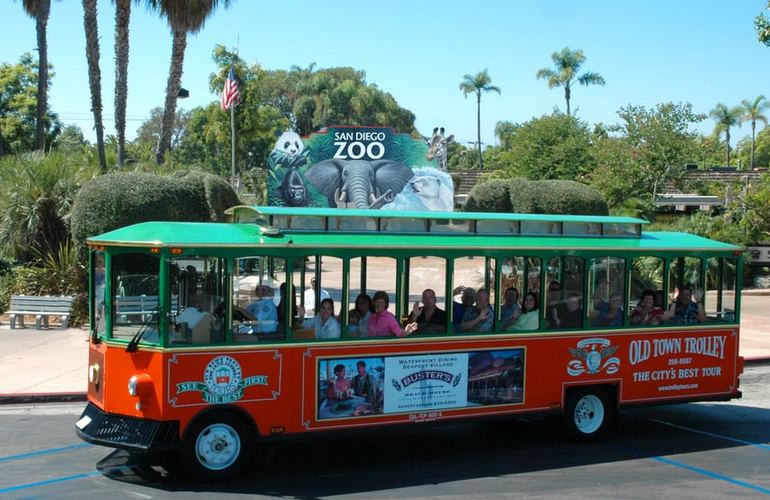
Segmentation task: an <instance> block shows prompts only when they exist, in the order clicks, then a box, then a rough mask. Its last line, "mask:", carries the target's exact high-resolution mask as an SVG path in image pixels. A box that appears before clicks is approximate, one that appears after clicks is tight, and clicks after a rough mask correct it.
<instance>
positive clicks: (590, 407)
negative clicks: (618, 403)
mask: <svg viewBox="0 0 770 500" xmlns="http://www.w3.org/2000/svg"><path fill="white" fill-rule="evenodd" d="M613 415H614V411H613V409H612V407H611V406H610V399H609V396H607V392H606V391H605V390H604V389H603V388H601V387H581V388H578V389H575V390H572V391H570V392H569V393H568V394H567V407H566V409H565V412H564V418H565V422H566V424H567V430H568V431H569V433H570V434H571V435H572V437H574V438H575V439H577V440H579V441H591V440H594V439H596V438H598V437H599V436H600V435H601V434H603V433H604V432H605V431H606V430H607V427H608V425H609V422H610V420H612V417H613Z"/></svg>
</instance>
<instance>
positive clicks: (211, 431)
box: [195, 424, 241, 470]
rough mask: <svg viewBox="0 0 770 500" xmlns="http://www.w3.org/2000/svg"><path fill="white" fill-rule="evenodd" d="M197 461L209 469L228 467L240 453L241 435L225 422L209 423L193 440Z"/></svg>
mask: <svg viewBox="0 0 770 500" xmlns="http://www.w3.org/2000/svg"><path fill="white" fill-rule="evenodd" d="M195 454H196V456H197V457H198V462H200V464H201V465H202V466H204V467H205V468H207V469H210V470H222V469H226V468H228V467H230V466H231V465H233V464H234V463H235V461H236V460H237V459H238V456H239V455H240V454H241V437H240V436H239V435H238V433H237V432H236V430H235V429H233V428H232V427H230V426H229V425H227V424H211V425H209V426H208V427H206V428H205V429H203V431H202V432H201V433H200V434H198V439H196V440H195Z"/></svg>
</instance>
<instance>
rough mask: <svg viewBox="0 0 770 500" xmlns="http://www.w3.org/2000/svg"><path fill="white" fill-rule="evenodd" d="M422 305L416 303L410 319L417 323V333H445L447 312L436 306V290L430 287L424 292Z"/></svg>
mask: <svg viewBox="0 0 770 500" xmlns="http://www.w3.org/2000/svg"><path fill="white" fill-rule="evenodd" d="M422 304H423V305H422V307H420V303H419V302H415V303H414V307H412V312H411V314H409V321H410V322H414V323H417V330H416V333H445V332H446V313H445V312H444V311H443V310H442V309H439V308H438V307H437V306H436V292H435V291H433V290H431V289H430V288H427V289H425V290H424V291H423V292H422Z"/></svg>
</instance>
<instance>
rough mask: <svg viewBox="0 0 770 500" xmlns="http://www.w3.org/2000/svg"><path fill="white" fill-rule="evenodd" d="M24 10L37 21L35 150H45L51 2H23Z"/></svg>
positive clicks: (49, 0)
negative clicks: (48, 35)
mask: <svg viewBox="0 0 770 500" xmlns="http://www.w3.org/2000/svg"><path fill="white" fill-rule="evenodd" d="M22 3H23V4H24V10H25V11H26V12H27V14H29V16H30V17H32V18H34V19H35V24H36V29H37V56H38V60H37V68H38V70H37V71H38V76H37V110H36V113H35V116H36V118H35V149H37V150H41V151H42V150H43V149H45V119H46V116H45V115H46V112H47V111H48V38H47V31H48V15H49V14H50V13H51V0H23V2H22Z"/></svg>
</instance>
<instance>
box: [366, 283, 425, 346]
mask: <svg viewBox="0 0 770 500" xmlns="http://www.w3.org/2000/svg"><path fill="white" fill-rule="evenodd" d="M388 302H389V300H388V294H387V293H385V292H383V291H382V290H380V291H378V292H375V294H374V314H372V317H371V318H369V324H368V325H367V336H368V337H387V336H388V335H395V336H396V337H406V336H408V335H411V334H412V333H414V331H415V330H417V323H409V324H408V325H406V327H404V328H403V329H402V328H401V325H399V324H398V320H397V319H396V317H395V316H393V314H391V313H390V312H388Z"/></svg>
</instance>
